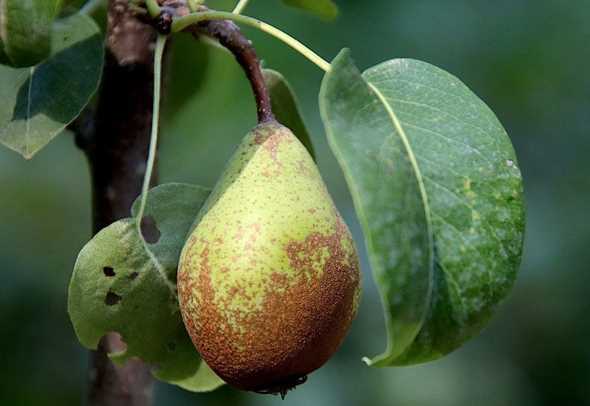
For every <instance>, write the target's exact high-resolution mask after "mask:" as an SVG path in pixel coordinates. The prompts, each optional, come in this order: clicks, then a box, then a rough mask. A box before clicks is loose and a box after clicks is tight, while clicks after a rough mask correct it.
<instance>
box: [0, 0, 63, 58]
mask: <svg viewBox="0 0 590 406" xmlns="http://www.w3.org/2000/svg"><path fill="white" fill-rule="evenodd" d="M60 7H61V1H60V0H28V1H23V0H3V1H1V2H0V38H1V39H2V41H1V45H2V48H3V52H2V53H3V54H4V58H2V60H1V62H2V63H9V64H10V65H11V66H13V67H19V68H23V67H28V66H33V65H36V64H38V63H39V62H41V61H42V60H44V59H45V58H47V57H48V56H49V54H50V51H51V28H52V25H53V19H54V18H55V17H56V16H57V15H58V13H59V11H60Z"/></svg>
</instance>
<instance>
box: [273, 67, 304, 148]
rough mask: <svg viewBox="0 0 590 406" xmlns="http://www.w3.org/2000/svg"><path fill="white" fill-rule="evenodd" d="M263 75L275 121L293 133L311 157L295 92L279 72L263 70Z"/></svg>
mask: <svg viewBox="0 0 590 406" xmlns="http://www.w3.org/2000/svg"><path fill="white" fill-rule="evenodd" d="M263 74H264V81H265V82H266V86H267V87H268V90H269V92H270V98H271V101H272V111H273V112H274V114H275V116H276V118H277V120H278V121H279V122H280V123H281V124H283V125H284V126H286V127H288V128H289V129H290V130H291V131H293V134H295V136H296V137H297V138H299V141H301V143H302V144H303V145H305V148H307V150H308V151H309V153H310V154H311V156H314V151H313V144H312V143H311V137H310V136H309V131H308V130H307V127H306V126H305V122H304V121H303V116H302V115H301V112H300V111H299V103H298V101H297V97H296V96H295V92H294V91H293V89H292V88H291V86H290V85H289V83H288V82H287V80H286V79H285V78H284V77H283V75H281V74H280V73H279V72H277V71H274V70H272V69H264V70H263Z"/></svg>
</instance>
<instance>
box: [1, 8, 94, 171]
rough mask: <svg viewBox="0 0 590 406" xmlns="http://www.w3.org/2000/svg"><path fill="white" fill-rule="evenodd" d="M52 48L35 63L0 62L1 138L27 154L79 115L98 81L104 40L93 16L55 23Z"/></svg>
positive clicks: (4, 142) (37, 149) (25, 155)
mask: <svg viewBox="0 0 590 406" xmlns="http://www.w3.org/2000/svg"><path fill="white" fill-rule="evenodd" d="M52 47H53V48H52V53H51V57H50V58H49V59H47V60H46V61H45V62H43V63H41V64H40V65H37V66H35V67H32V68H25V69H13V68H10V67H7V66H0V99H1V100H2V104H1V105H0V143H2V144H4V145H6V146H7V147H8V148H10V149H13V150H15V151H17V152H19V153H20V154H22V155H23V156H24V157H25V158H27V159H28V158H31V157H32V156H33V155H34V154H35V153H36V152H37V151H39V150H40V149H41V148H43V147H44V146H45V145H47V143H49V141H51V140H52V139H53V138H54V137H55V136H56V135H57V134H59V133H60V132H61V131H62V130H63V129H64V128H65V127H66V126H67V125H68V124H69V123H71V122H72V121H73V120H74V119H75V118H76V117H77V116H78V115H79V114H80V112H81V111H82V109H83V108H84V107H85V106H86V104H88V102H89V101H90V99H91V97H92V95H93V94H94V92H95V91H96V89H97V87H98V84H99V81H100V76H101V72H102V64H103V44H102V38H101V35H100V32H99V30H98V27H97V26H96V24H95V23H94V21H93V20H92V19H90V18H89V17H86V16H83V15H74V16H72V17H69V18H67V19H65V20H63V21H60V22H58V23H56V24H55V27H54V31H53V40H52Z"/></svg>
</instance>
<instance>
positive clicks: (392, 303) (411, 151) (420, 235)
mask: <svg viewBox="0 0 590 406" xmlns="http://www.w3.org/2000/svg"><path fill="white" fill-rule="evenodd" d="M320 106H321V111H322V118H323V121H324V124H325V126H326V130H327V133H328V138H329V142H330V146H331V148H332V150H333V151H334V154H335V155H336V157H337V159H338V161H339V163H340V165H341V167H342V170H343V171H344V174H345V177H346V180H347V183H348V185H349V187H350V190H351V193H352V196H353V200H354V203H355V208H356V211H357V214H358V217H359V220H360V222H361V225H362V228H363V232H364V234H365V240H366V246H367V251H368V254H369V258H370V262H371V265H372V268H373V273H374V276H375V279H376V282H377V285H378V287H379V289H380V292H381V296H382V301H383V305H384V309H385V314H386V325H387V330H388V345H387V349H386V351H385V352H384V353H383V354H382V355H380V356H378V357H375V358H374V359H372V360H370V361H367V362H368V363H369V364H370V365H374V366H389V365H407V364H413V363H418V362H425V361H429V360H434V359H436V358H439V357H441V356H443V355H445V354H447V353H449V352H451V351H452V350H454V349H456V348H457V347H459V346H460V345H461V344H462V343H463V342H465V341H466V340H468V339H469V338H470V337H472V336H474V335H475V334H477V333H478V332H479V331H480V330H481V329H482V328H483V327H484V326H485V324H486V323H487V321H488V320H489V318H490V317H491V315H492V313H493V312H494V310H495V308H496V306H497V304H498V303H499V302H500V301H501V300H502V299H503V298H504V297H505V296H506V295H507V294H508V292H509V290H510V288H511V286H512V284H513V282H514V279H515V277H516V271H517V269H518V266H519V263H520V259H521V254H522V241H523V230H524V209H523V206H524V204H523V191H522V179H521V175H520V171H519V169H518V167H517V163H516V157H515V153H514V150H513V147H512V144H511V142H510V139H509V138H508V136H507V134H506V132H505V130H504V129H503V128H502V125H501V124H500V123H499V121H498V119H497V118H496V117H495V115H494V113H493V112H492V111H491V110H490V109H489V108H488V107H487V106H486V105H485V104H484V103H483V102H482V101H481V100H480V99H479V98H478V97H477V96H476V95H475V94H473V93H472V92H471V91H470V90H469V89H468V88H467V87H466V86H465V85H464V84H463V83H461V82H460V81H459V80H458V79H457V78H455V77H454V76H452V75H450V74H449V73H447V72H445V71H443V70H441V69H439V68H436V67H434V66H432V65H429V64H427V63H425V62H419V61H415V60H409V59H396V60H391V61H388V62H385V63H382V64H380V65H378V66H375V67H373V68H371V69H369V70H367V71H366V72H365V73H363V74H362V75H361V73H360V72H359V71H358V69H357V68H356V67H355V65H354V63H353V61H352V59H351V58H350V55H349V53H348V52H347V51H344V52H342V53H341V54H340V55H339V56H338V57H337V58H336V59H335V60H334V62H333V64H332V69H331V71H330V72H329V73H327V74H326V77H325V79H324V82H323V84H322V91H321V95H320Z"/></svg>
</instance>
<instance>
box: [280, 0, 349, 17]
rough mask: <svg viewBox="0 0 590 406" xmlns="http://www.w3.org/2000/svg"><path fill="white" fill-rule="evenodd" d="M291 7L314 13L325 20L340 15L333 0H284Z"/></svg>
mask: <svg viewBox="0 0 590 406" xmlns="http://www.w3.org/2000/svg"><path fill="white" fill-rule="evenodd" d="M283 2H284V3H285V4H286V5H288V6H291V7H296V8H300V9H302V10H305V11H308V12H310V13H313V14H315V15H317V16H319V17H321V18H323V19H324V20H333V19H335V18H336V17H338V7H337V6H336V4H335V3H334V2H333V1H332V0H283Z"/></svg>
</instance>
